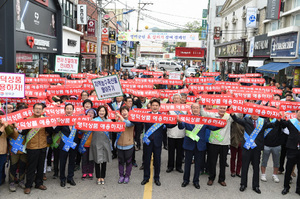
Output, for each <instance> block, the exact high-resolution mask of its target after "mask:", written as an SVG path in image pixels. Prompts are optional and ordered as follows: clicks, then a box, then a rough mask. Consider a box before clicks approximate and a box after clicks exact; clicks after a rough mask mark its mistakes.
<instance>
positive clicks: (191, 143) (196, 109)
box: [178, 103, 220, 189]
mask: <svg viewBox="0 0 300 199" xmlns="http://www.w3.org/2000/svg"><path fill="white" fill-rule="evenodd" d="M191 108H192V114H193V115H195V116H200V105H199V104H197V103H194V104H192V106H191ZM178 128H179V129H185V132H186V133H185V134H186V136H185V137H184V140H183V149H184V150H185V164H184V175H183V183H182V185H181V186H182V187H186V186H187V185H188V184H189V181H190V171H191V164H192V159H193V156H194V161H195V173H194V179H193V184H194V187H195V188H196V189H200V185H199V175H200V168H201V166H203V165H204V161H203V160H204V158H203V157H204V151H205V150H206V139H205V135H206V129H209V130H212V131H216V130H218V129H220V128H218V127H214V126H209V125H195V124H188V123H185V122H182V121H181V120H180V119H179V118H178ZM195 128H196V129H198V133H197V136H198V138H199V139H195V138H193V137H192V136H190V133H192V132H193V131H194V129H195Z"/></svg>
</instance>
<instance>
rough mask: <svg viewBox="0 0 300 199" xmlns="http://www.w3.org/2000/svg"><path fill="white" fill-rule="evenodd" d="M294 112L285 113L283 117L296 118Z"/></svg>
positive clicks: (287, 118)
mask: <svg viewBox="0 0 300 199" xmlns="http://www.w3.org/2000/svg"><path fill="white" fill-rule="evenodd" d="M296 117H297V116H296V113H285V119H286V120H290V119H294V118H296Z"/></svg>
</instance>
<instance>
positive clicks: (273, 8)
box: [266, 0, 281, 19]
mask: <svg viewBox="0 0 300 199" xmlns="http://www.w3.org/2000/svg"><path fill="white" fill-rule="evenodd" d="M280 4H281V0H268V5H267V15H266V19H279V16H280Z"/></svg>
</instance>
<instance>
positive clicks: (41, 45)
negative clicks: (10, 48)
mask: <svg viewBox="0 0 300 199" xmlns="http://www.w3.org/2000/svg"><path fill="white" fill-rule="evenodd" d="M26 43H27V45H28V46H29V47H30V48H33V46H34V45H35V46H37V49H38V50H47V48H49V47H50V41H47V40H43V39H35V38H34V37H33V36H27V39H26Z"/></svg>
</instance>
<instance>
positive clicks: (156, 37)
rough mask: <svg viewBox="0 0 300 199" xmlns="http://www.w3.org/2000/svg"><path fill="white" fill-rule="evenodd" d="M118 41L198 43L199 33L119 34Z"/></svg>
mask: <svg viewBox="0 0 300 199" xmlns="http://www.w3.org/2000/svg"><path fill="white" fill-rule="evenodd" d="M118 41H172V42H198V41H199V34H198V33H172V32H171V33H170V32H119V35H118Z"/></svg>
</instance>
